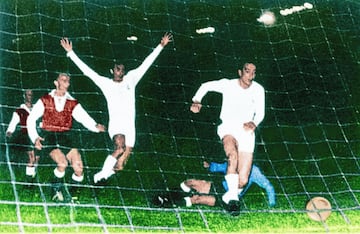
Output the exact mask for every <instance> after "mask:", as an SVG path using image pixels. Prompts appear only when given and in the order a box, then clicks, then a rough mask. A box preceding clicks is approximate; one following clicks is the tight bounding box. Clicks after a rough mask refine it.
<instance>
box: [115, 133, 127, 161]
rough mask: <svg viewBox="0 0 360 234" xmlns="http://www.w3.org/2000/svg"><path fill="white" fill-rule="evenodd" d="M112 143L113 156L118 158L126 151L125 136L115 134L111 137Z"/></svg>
mask: <svg viewBox="0 0 360 234" xmlns="http://www.w3.org/2000/svg"><path fill="white" fill-rule="evenodd" d="M113 143H114V152H113V154H112V155H113V156H114V157H115V158H118V157H120V156H121V155H122V154H123V153H124V152H125V150H126V145H125V135H123V134H116V135H115V136H114V137H113Z"/></svg>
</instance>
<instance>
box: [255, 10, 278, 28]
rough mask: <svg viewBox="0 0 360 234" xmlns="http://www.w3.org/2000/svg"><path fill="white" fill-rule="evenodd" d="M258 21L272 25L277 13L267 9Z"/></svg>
mask: <svg viewBox="0 0 360 234" xmlns="http://www.w3.org/2000/svg"><path fill="white" fill-rule="evenodd" d="M257 21H258V22H260V23H263V24H265V25H266V26H271V25H273V24H274V23H275V21H276V17H275V14H274V13H273V12H271V11H265V12H264V13H263V14H262V15H261V16H260V17H259V18H258V19H257Z"/></svg>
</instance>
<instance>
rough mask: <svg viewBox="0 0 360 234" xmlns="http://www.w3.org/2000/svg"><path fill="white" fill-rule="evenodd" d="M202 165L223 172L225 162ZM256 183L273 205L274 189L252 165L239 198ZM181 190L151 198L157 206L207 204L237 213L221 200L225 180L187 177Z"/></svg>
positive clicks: (234, 214) (224, 188)
mask: <svg viewBox="0 0 360 234" xmlns="http://www.w3.org/2000/svg"><path fill="white" fill-rule="evenodd" d="M204 167H205V168H208V169H209V171H210V172H220V173H223V174H225V173H226V168H227V163H226V162H225V163H215V162H211V163H210V164H209V163H207V162H204ZM253 183H256V184H257V185H259V186H260V187H261V188H264V189H265V190H266V193H267V197H268V202H269V206H270V207H273V206H275V203H276V200H275V191H274V187H273V186H272V184H271V183H270V181H269V180H268V179H267V178H266V177H265V175H264V174H262V172H261V170H260V169H259V168H258V167H257V166H255V165H253V166H252V169H251V173H250V177H249V182H248V184H247V185H246V187H245V188H244V190H243V191H242V192H241V193H240V194H239V198H241V197H242V196H244V194H245V193H246V191H247V190H248V189H249V187H250V186H251V185H252V184H253ZM180 188H181V191H180V190H179V189H174V190H171V191H170V192H166V193H162V194H157V195H156V196H155V197H154V198H153V204H154V205H156V206H159V207H173V206H187V207H190V206H192V205H196V204H198V205H207V206H215V205H218V206H224V207H225V209H226V210H227V211H228V212H229V213H230V214H231V215H233V216H237V215H239V213H240V212H239V210H236V209H233V207H231V206H229V205H226V204H225V203H224V202H222V199H221V195H222V194H223V193H224V192H225V191H227V184H226V181H225V180H223V181H222V182H212V181H206V180H199V179H188V180H185V181H183V182H182V183H181V184H180Z"/></svg>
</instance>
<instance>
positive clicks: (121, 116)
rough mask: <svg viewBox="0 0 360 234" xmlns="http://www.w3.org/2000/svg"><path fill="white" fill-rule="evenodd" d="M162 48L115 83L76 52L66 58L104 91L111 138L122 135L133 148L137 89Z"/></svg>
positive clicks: (154, 51)
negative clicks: (94, 69)
mask: <svg viewBox="0 0 360 234" xmlns="http://www.w3.org/2000/svg"><path fill="white" fill-rule="evenodd" d="M162 49H163V47H162V46H161V44H159V45H158V46H157V47H156V48H155V49H154V50H153V52H152V53H151V54H150V55H148V57H146V59H145V60H144V62H143V63H142V64H141V65H140V66H139V67H138V68H136V69H134V70H131V71H129V72H128V73H127V74H126V75H125V76H124V77H123V80H122V81H121V82H115V81H113V80H112V79H110V78H108V77H104V76H101V75H99V74H97V73H96V72H95V71H93V70H92V69H91V68H90V67H88V66H87V65H86V64H85V63H84V62H83V61H81V60H80V58H79V57H78V56H77V55H76V54H75V52H74V51H70V52H68V53H67V56H68V57H70V59H71V60H72V61H73V62H74V63H75V64H76V65H77V66H78V68H79V69H80V70H81V71H82V72H83V73H84V75H86V76H87V77H89V78H90V79H91V80H92V81H93V82H94V83H95V84H96V85H97V86H98V87H99V88H100V89H101V91H102V92H103V94H104V96H105V98H106V101H107V107H108V112H109V126H108V132H109V136H110V138H113V136H114V135H116V134H123V135H125V140H126V145H128V146H130V147H132V146H133V145H134V144H135V118H136V110H135V88H136V85H137V84H138V82H139V81H140V80H141V78H142V77H143V76H144V74H145V72H146V71H147V70H148V69H149V67H150V66H151V64H152V63H153V62H154V60H155V59H156V58H157V56H158V55H159V54H160V52H161V51H162Z"/></svg>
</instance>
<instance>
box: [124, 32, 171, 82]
mask: <svg viewBox="0 0 360 234" xmlns="http://www.w3.org/2000/svg"><path fill="white" fill-rule="evenodd" d="M172 39H173V35H172V34H171V33H165V34H164V36H163V37H162V38H161V41H160V43H159V45H158V46H157V47H156V48H155V49H154V50H153V51H152V52H151V54H149V55H148V56H147V57H146V58H145V60H144V61H143V62H142V63H141V65H140V66H139V67H137V68H136V69H134V70H132V71H129V73H128V74H127V75H128V76H132V79H133V82H134V84H137V83H138V82H139V81H140V80H141V78H142V77H143V76H144V74H145V73H146V71H147V70H148V69H149V68H150V66H151V65H152V64H153V63H154V61H155V59H156V58H157V57H158V56H159V54H160V52H161V51H162V50H163V48H164V47H165V46H166V45H167V44H168V43H169V42H171V41H172Z"/></svg>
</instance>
